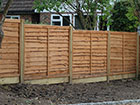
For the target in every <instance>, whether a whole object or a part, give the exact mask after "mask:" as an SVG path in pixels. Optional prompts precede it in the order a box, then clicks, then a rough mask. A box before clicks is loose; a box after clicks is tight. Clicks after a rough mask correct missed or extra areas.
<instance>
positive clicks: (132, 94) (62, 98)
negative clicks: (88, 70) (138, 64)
mask: <svg viewBox="0 0 140 105" xmlns="http://www.w3.org/2000/svg"><path fill="white" fill-rule="evenodd" d="M134 99H140V80H133V79H128V80H119V81H111V82H110V83H107V82H99V83H89V84H73V85H70V84H56V85H29V84H14V85H0V105H59V104H66V105H67V104H76V105H78V104H77V103H92V104H93V103H96V102H106V101H120V100H134ZM92 104H87V105H92ZM79 105H80V104H79ZM81 105H82V104H81ZM93 105H94V104H93ZM97 105H99V104H97ZM128 105H129V104H128Z"/></svg>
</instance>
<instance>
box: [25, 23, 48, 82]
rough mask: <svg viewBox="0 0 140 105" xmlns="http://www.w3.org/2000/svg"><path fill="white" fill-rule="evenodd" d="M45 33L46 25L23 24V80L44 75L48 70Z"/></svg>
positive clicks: (46, 31)
mask: <svg viewBox="0 0 140 105" xmlns="http://www.w3.org/2000/svg"><path fill="white" fill-rule="evenodd" d="M47 35H48V30H47V27H45V26H41V25H27V24H25V70H24V73H25V80H28V79H38V78H44V77H46V74H47V72H48V63H47V62H48V61H47V60H48V55H47V49H48V48H47V47H48V46H47V43H48V39H47V38H48V37H47Z"/></svg>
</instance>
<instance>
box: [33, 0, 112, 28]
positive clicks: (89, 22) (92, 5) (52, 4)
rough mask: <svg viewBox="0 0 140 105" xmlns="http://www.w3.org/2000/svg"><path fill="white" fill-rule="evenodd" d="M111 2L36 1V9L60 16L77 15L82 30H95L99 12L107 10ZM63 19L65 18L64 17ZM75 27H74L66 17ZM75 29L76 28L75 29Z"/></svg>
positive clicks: (84, 0) (74, 0)
mask: <svg viewBox="0 0 140 105" xmlns="http://www.w3.org/2000/svg"><path fill="white" fill-rule="evenodd" d="M109 1H110V0H35V2H34V4H35V6H34V8H36V9H37V10H38V11H39V12H40V11H43V10H44V9H45V10H47V11H49V12H51V13H53V12H56V13H57V14H59V15H60V16H62V14H63V13H64V12H69V13H71V14H77V18H78V20H79V25H80V27H81V29H89V30H93V29H94V28H95V26H96V21H97V10H101V9H105V8H106V7H105V6H106V5H105V4H107V3H108V2H109ZM62 17H63V16H62ZM64 19H65V20H66V21H68V22H69V23H70V24H71V25H72V26H73V27H74V25H73V24H72V23H71V22H70V21H69V20H68V19H66V18H65V17H64ZM74 28H75V27H74Z"/></svg>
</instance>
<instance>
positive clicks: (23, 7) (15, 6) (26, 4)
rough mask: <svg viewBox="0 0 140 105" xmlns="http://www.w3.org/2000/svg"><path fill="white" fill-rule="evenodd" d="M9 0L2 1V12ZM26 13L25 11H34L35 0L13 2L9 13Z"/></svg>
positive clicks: (14, 0)
mask: <svg viewBox="0 0 140 105" xmlns="http://www.w3.org/2000/svg"><path fill="white" fill-rule="evenodd" d="M7 1H8V0H2V11H3V10H4V7H5V5H6V3H7ZM21 11H22V12H24V11H28V12H31V11H34V9H33V0H13V3H12V5H11V6H10V9H9V12H21Z"/></svg>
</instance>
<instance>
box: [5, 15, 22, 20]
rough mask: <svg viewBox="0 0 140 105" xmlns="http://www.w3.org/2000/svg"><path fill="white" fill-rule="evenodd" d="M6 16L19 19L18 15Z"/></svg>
mask: <svg viewBox="0 0 140 105" xmlns="http://www.w3.org/2000/svg"><path fill="white" fill-rule="evenodd" d="M6 17H10V19H14V18H15V17H16V18H18V19H20V16H19V15H7V16H6Z"/></svg>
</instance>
